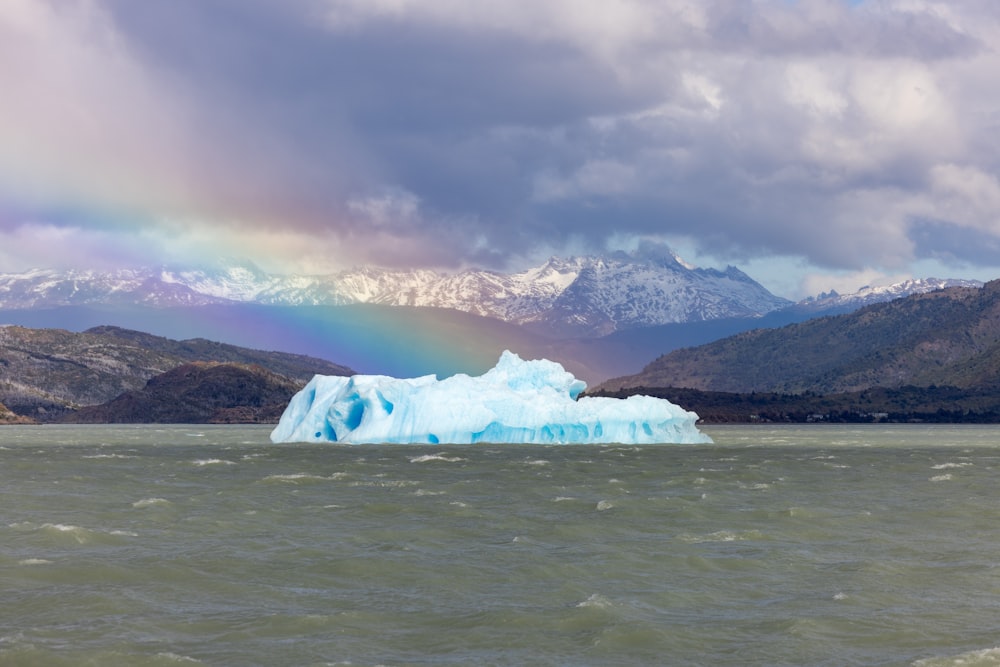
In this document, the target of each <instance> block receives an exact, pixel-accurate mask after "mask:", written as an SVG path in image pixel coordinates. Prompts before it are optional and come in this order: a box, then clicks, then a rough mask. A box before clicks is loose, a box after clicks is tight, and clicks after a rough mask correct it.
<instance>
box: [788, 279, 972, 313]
mask: <svg viewBox="0 0 1000 667" xmlns="http://www.w3.org/2000/svg"><path fill="white" fill-rule="evenodd" d="M982 286H983V283H982V282H980V281H978V280H963V279H959V278H944V279H941V278H920V279H911V280H904V281H903V282H900V283H895V284H893V285H888V286H884V287H872V286H870V285H868V286H865V287H862V288H861V289H860V290H858V291H857V292H854V293H852V294H837V292H836V291H830V292H827V293H824V294H820V295H819V296H815V297H809V298H808V299H804V300H803V301H800V302H798V303H797V304H795V305H796V307H797V308H801V309H803V310H807V311H816V312H819V311H824V312H825V311H843V312H847V311H851V310H857V309H858V308H862V307H864V306H867V305H869V304H872V303H882V302H884V301H893V300H894V299H901V298H903V297H904V296H910V295H911V294H924V293H926V292H933V291H935V290H939V289H945V288H946V287H976V288H979V287H982Z"/></svg>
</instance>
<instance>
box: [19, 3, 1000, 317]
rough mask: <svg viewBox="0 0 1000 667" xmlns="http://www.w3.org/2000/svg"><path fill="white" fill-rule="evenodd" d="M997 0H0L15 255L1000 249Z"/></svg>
mask: <svg viewBox="0 0 1000 667" xmlns="http://www.w3.org/2000/svg"><path fill="white" fill-rule="evenodd" d="M997 45H1000V3H997V2H996V1H995V0H949V1H947V2H945V1H941V2H929V1H925V0H864V1H863V2H857V1H854V2H848V1H847V0H648V1H647V0H489V1H488V2H473V1H469V0H145V1H143V2H136V1H135V0H2V2H0V272H10V271H20V270H24V269H27V268H30V267H81V268H111V267H117V266H136V265H142V264H159V263H177V262H189V263H198V262H201V261H205V260H208V259H211V258H213V257H215V256H217V255H219V254H226V255H230V256H233V257H244V258H248V259H251V260H253V261H254V262H256V263H258V264H259V265H261V266H262V267H264V268H266V269H269V270H275V271H296V272H329V271H335V270H339V269H342V268H347V267H350V266H354V265H357V264H360V263H370V264H376V265H381V266H392V267H430V268H438V269H447V270H456V269H460V268H464V267H470V266H472V267H484V268H496V269H520V268H525V267H526V266H528V265H531V264H537V263H539V262H540V261H541V260H544V258H545V257H547V256H548V255H551V254H583V253H591V252H600V251H602V250H605V249H629V248H631V247H634V246H635V244H636V243H638V242H639V240H640V239H653V240H660V241H664V242H666V243H668V244H670V245H671V246H672V247H674V248H675V249H676V251H677V252H678V253H679V254H680V255H681V256H682V257H684V258H685V259H687V260H689V261H691V262H693V263H695V264H699V265H702V266H715V267H719V268H722V267H724V266H725V265H726V264H734V265H736V266H739V267H740V268H742V269H743V270H745V271H747V272H748V273H749V274H750V275H751V276H752V277H754V278H756V279H757V280H759V281H760V282H762V283H763V284H764V285H765V286H766V287H768V288H769V289H771V290H772V291H774V292H775V293H777V294H780V295H781V296H786V297H789V298H799V297H802V296H806V295H809V294H815V293H817V292H819V291H823V290H828V289H830V288H836V289H838V290H840V291H850V290H852V289H856V288H857V287H859V286H861V285H863V284H868V283H879V282H885V281H890V280H894V279H898V278H905V277H910V276H912V277H927V276H930V275H936V276H937V277H969V278H979V279H983V280H985V279H992V278H1000V79H998V76H1000V55H998V53H997V50H996V49H997Z"/></svg>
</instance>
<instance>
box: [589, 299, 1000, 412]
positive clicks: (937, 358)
mask: <svg viewBox="0 0 1000 667" xmlns="http://www.w3.org/2000/svg"><path fill="white" fill-rule="evenodd" d="M907 385H912V386H917V387H930V386H932V385H939V386H954V387H960V388H972V387H995V386H998V385H1000V281H993V282H990V283H987V284H986V285H984V286H983V287H982V288H968V287H954V288H949V289H945V290H941V291H936V292H929V293H926V294H918V295H913V296H909V297H906V298H904V299H899V300H896V301H890V302H887V303H880V304H876V305H872V306H868V307H865V308H863V309H861V310H858V311H855V312H853V313H850V314H847V315H840V316H835V317H822V318H817V319H813V320H808V321H806V322H802V323H799V324H792V325H789V326H786V327H783V328H780V329H762V330H754V331H748V332H745V333H741V334H738V335H735V336H732V337H730V338H726V339H723V340H720V341H716V342H714V343H709V344H707V345H702V346H700V347H695V348H687V349H682V350H676V351H674V352H671V353H670V354H667V355H665V356H662V357H660V358H659V359H657V360H655V361H653V362H652V363H650V364H649V365H647V366H646V368H645V369H643V371H642V372H641V373H638V374H636V375H632V376H626V377H621V378H615V379H613V380H609V381H607V382H605V383H603V384H602V385H601V386H600V387H599V389H600V390H607V391H615V390H620V389H623V388H629V387H639V386H643V387H688V388H692V389H701V390H708V391H723V392H782V393H793V394H798V393H803V392H816V393H822V394H829V393H838V392H852V391H859V390H863V389H867V388H870V387H902V386H907Z"/></svg>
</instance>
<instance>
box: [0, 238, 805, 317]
mask: <svg viewBox="0 0 1000 667" xmlns="http://www.w3.org/2000/svg"><path fill="white" fill-rule="evenodd" d="M218 303H258V304H268V305H285V306H288V305H329V306H340V305H346V304H353V303H373V304H380V305H387V306H422V307H431V308H452V309H456V310H461V311H465V312H469V313H473V314H476V315H482V316H487V317H493V318H497V319H501V320H504V321H507V322H513V323H516V324H524V325H527V326H529V327H531V328H533V329H536V330H538V331H544V332H549V333H556V334H559V335H574V336H576V335H579V336H593V335H600V334H605V333H610V332H612V331H616V330H620V329H629V328H634V327H641V326H650V325H656V324H667V323H676V322H690V321H701V320H710V319H717V318H724V317H755V316H760V315H763V314H765V313H768V312H771V311H773V310H776V309H778V308H782V307H784V306H787V305H788V304H789V302H788V301H786V300H785V299H782V298H780V297H777V296H775V295H773V294H771V293H770V292H768V291H767V290H766V289H765V288H764V287H762V286H761V285H760V284H758V283H757V282H755V281H754V280H752V279H751V278H750V277H749V276H747V275H746V274H744V273H742V272H741V271H739V270H738V269H736V268H734V267H729V268H727V269H726V270H725V271H718V270H715V269H699V268H694V267H691V266H689V265H688V264H686V263H685V262H683V260H681V259H680V258H678V257H677V256H676V255H674V254H673V253H672V252H671V251H670V250H669V249H667V248H666V247H664V246H646V247H643V248H641V249H640V250H638V251H636V252H633V253H621V252H619V253H613V254H609V255H605V256H588V257H572V258H557V257H553V258H551V259H549V260H548V261H547V262H545V263H544V264H542V265H541V266H538V267H534V268H531V269H527V270H525V271H520V272H517V273H500V272H496V271H484V270H466V271H462V272H460V273H455V274H447V273H439V272H435V271H429V270H413V271H400V270H385V269H378V268H372V267H362V268H357V269H351V270H347V271H342V272H339V273H334V274H329V275H278V274H270V273H267V272H264V271H262V270H260V269H259V268H257V267H255V266H253V265H251V264H248V263H233V264H229V265H227V266H225V267H223V268H222V269H219V270H207V269H195V270H177V269H167V268H159V269H150V270H121V271H111V272H103V273H102V272H98V271H61V272H60V271H51V270H36V271H29V272H26V273H20V274H0V308H6V309H25V308H50V307H56V306H66V305H98V304H111V305H126V304H141V305H146V306H155V307H168V306H177V305H184V306H190V305H205V304H218Z"/></svg>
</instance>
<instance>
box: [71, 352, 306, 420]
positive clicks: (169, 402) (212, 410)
mask: <svg viewBox="0 0 1000 667" xmlns="http://www.w3.org/2000/svg"><path fill="white" fill-rule="evenodd" d="M299 388H300V383H298V382H297V381H294V380H290V379H289V378H287V377H284V376H282V375H278V374H276V373H272V372H270V371H267V370H265V369H263V368H261V367H260V366H252V365H246V364H235V363H218V362H200V361H199V362H191V363H187V364H184V365H182V366H179V367H177V368H174V369H173V370H170V371H167V372H166V373H163V374H161V375H157V376H155V377H153V378H152V379H150V380H149V382H148V383H146V386H145V387H143V388H142V389H140V390H137V391H129V392H126V393H124V394H122V395H121V396H118V397H117V398H115V399H113V400H111V401H108V402H107V403H104V404H102V405H93V406H88V407H85V408H81V409H80V410H78V411H77V412H75V413H73V414H70V415H68V416H67V417H66V418H64V419H63V420H62V421H68V422H75V423H91V424H136V423H159V424H166V423H173V424H195V423H275V422H277V421H278V419H279V418H280V417H281V413H282V412H283V411H284V409H285V406H286V405H288V401H289V399H291V397H292V396H293V395H294V394H295V392H296V391H298V390H299Z"/></svg>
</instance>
